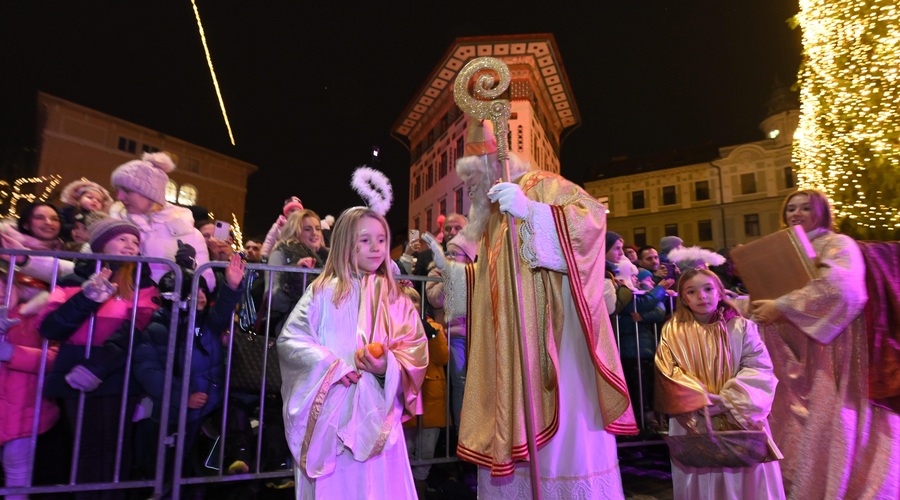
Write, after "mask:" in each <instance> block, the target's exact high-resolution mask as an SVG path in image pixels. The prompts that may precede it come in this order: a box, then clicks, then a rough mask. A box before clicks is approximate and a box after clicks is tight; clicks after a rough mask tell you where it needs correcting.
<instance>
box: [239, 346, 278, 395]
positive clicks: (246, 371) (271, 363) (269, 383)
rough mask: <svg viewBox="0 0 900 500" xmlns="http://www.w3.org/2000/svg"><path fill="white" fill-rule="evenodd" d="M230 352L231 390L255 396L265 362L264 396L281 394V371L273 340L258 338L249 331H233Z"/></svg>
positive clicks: (258, 388)
mask: <svg viewBox="0 0 900 500" xmlns="http://www.w3.org/2000/svg"><path fill="white" fill-rule="evenodd" d="M232 344H233V345H232V352H231V361H232V363H231V390H233V391H240V392H246V393H250V394H259V393H260V389H261V388H262V382H263V380H262V379H263V362H264V360H265V374H266V385H265V392H266V393H267V394H281V368H280V366H279V364H278V350H277V348H276V346H275V337H269V339H268V342H266V337H265V335H258V334H256V333H254V332H253V331H249V332H242V331H235V332H234V337H233V341H232Z"/></svg>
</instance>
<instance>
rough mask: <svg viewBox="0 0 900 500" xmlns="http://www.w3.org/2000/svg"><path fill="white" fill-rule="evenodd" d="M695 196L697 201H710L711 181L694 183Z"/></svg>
mask: <svg viewBox="0 0 900 500" xmlns="http://www.w3.org/2000/svg"><path fill="white" fill-rule="evenodd" d="M694 194H695V197H696V199H697V201H703V200H708V199H709V181H697V182H695V183H694Z"/></svg>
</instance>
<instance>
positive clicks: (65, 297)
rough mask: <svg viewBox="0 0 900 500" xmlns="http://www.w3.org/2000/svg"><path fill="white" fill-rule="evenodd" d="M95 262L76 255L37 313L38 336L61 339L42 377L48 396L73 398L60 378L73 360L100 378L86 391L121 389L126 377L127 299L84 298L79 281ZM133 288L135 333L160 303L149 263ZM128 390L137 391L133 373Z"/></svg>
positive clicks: (75, 394) (114, 392)
mask: <svg viewBox="0 0 900 500" xmlns="http://www.w3.org/2000/svg"><path fill="white" fill-rule="evenodd" d="M94 269H95V266H94V261H88V260H80V261H76V263H75V272H74V273H72V274H70V275H68V276H64V277H63V278H62V279H61V280H60V282H59V285H58V286H57V287H56V289H55V290H54V291H53V293H51V294H50V301H49V302H48V304H47V306H46V307H45V308H44V310H43V311H42V312H41V314H40V316H39V322H40V326H39V330H40V333H41V335H42V336H43V337H44V338H46V339H50V340H55V341H58V342H61V345H60V348H59V354H58V355H57V357H56V362H55V363H54V365H53V370H52V371H51V372H50V375H49V376H48V378H47V383H46V386H45V390H44V394H45V395H47V396H52V397H62V398H75V397H78V394H79V391H78V390H76V389H73V388H72V387H71V386H69V384H68V383H67V382H66V381H65V376H66V374H67V373H69V371H70V370H71V369H72V368H74V367H75V366H77V365H84V366H85V367H87V368H88V369H89V370H91V372H92V373H94V375H96V376H97V377H98V378H100V379H101V380H102V381H103V383H102V384H100V387H98V388H97V390H95V391H92V392H89V393H87V396H88V397H91V396H110V395H117V394H122V387H123V383H124V378H125V369H124V367H125V362H126V361H127V356H128V342H129V334H130V326H131V312H132V307H131V306H132V301H130V300H123V299H121V298H118V297H112V298H110V299H109V300H107V301H106V302H104V303H103V304H98V303H97V302H94V301H93V300H91V299H89V298H87V297H86V296H85V295H84V292H82V290H81V284H82V283H83V282H84V281H85V280H86V279H87V278H88V277H89V276H90V275H91V273H93V271H94ZM142 269H143V270H144V272H143V273H142V276H141V278H140V283H139V285H137V286H136V288H138V290H137V292H136V293H137V294H138V304H137V307H138V310H137V316H136V322H135V335H137V333H138V332H140V331H141V330H143V329H144V328H146V326H147V324H148V323H150V318H151V316H152V315H153V312H154V311H156V310H157V309H158V308H159V305H158V303H159V300H158V298H157V297H158V296H159V294H158V292H157V290H156V285H155V284H154V283H153V281H152V280H151V279H150V273H149V269H148V266H143V267H142ZM91 313H96V319H95V321H94V336H93V337H92V338H91V346H92V347H91V356H90V360H88V359H87V357H86V356H85V354H86V352H87V350H86V346H87V339H88V332H89V327H90V321H89V319H90V316H91ZM131 382H132V385H131V387H130V388H129V393H131V394H136V389H137V385H136V384H135V383H134V380H133V377H132V381H131Z"/></svg>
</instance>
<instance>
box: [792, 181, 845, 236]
mask: <svg viewBox="0 0 900 500" xmlns="http://www.w3.org/2000/svg"><path fill="white" fill-rule="evenodd" d="M802 194H805V195H806V198H807V200H808V201H809V213H810V214H812V217H813V220H814V221H815V223H816V227H824V228H826V229H833V224H834V222H833V220H832V215H831V203H829V202H828V196H827V195H826V194H825V193H823V192H821V191H819V190H818V189H798V190H797V191H794V192H793V193H790V194H788V195H787V196H785V197H784V202H783V203H782V204H781V227H788V226H790V223H789V222H788V220H787V213H786V212H787V206H788V203H789V202H790V201H791V198H793V197H794V196H797V195H802Z"/></svg>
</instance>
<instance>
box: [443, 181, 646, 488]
mask: <svg viewBox="0 0 900 500" xmlns="http://www.w3.org/2000/svg"><path fill="white" fill-rule="evenodd" d="M516 182H517V183H518V184H519V185H520V186H521V187H522V190H523V192H524V193H525V194H526V196H527V197H528V198H529V199H531V200H533V201H537V202H540V203H545V204H548V205H550V209H551V211H552V215H553V221H554V223H555V225H556V236H557V237H558V239H559V244H560V247H561V249H562V254H563V256H564V258H565V264H566V267H567V269H568V272H567V274H566V275H564V274H563V273H560V272H556V271H551V270H549V269H545V268H539V267H538V268H531V267H529V265H528V264H526V263H524V262H522V263H521V266H520V271H521V284H522V296H523V300H524V303H523V304H522V307H523V308H524V311H525V322H526V325H525V330H526V332H527V333H528V337H527V342H528V352H529V355H530V358H529V359H528V361H527V362H528V364H529V366H530V369H531V374H532V380H531V387H532V392H533V394H532V395H531V396H532V401H533V403H534V407H535V421H534V429H535V437H536V441H537V445H538V447H539V448H540V447H541V446H542V445H543V444H545V443H547V442H548V441H549V440H550V439H551V438H552V437H553V436H554V434H555V433H556V431H557V428H558V425H559V420H558V419H559V411H560V408H559V400H560V397H559V396H560V395H559V391H560V390H565V388H560V387H559V385H558V383H557V382H558V370H559V368H558V365H559V363H560V362H565V360H560V359H559V358H558V356H557V354H558V351H559V347H560V344H559V342H560V340H561V338H560V333H561V332H562V328H563V327H564V326H567V327H569V326H574V327H575V328H578V327H580V330H581V332H582V334H583V339H584V342H585V348H586V350H587V351H589V354H590V357H591V360H592V362H593V366H594V373H593V376H594V378H595V380H596V386H597V394H596V401H595V402H594V403H595V405H594V408H596V413H597V414H599V417H600V419H601V420H602V425H603V428H604V429H605V430H606V431H607V432H609V433H612V434H637V426H636V424H635V420H634V414H633V412H632V410H631V404H630V400H629V398H628V389H627V387H626V384H625V379H624V376H623V372H622V367H621V363H620V360H619V351H618V348H617V346H616V342H615V337H614V334H613V331H612V327H611V325H610V323H609V315H608V313H607V311H606V306H605V305H604V303H603V285H604V283H603V282H604V279H603V276H604V269H605V267H604V266H605V250H604V238H605V234H606V214H605V207H604V206H603V205H601V204H600V203H598V202H597V200H596V199H594V198H593V197H591V196H590V195H588V194H587V193H586V192H584V190H582V189H581V188H579V187H578V186H576V185H575V184H573V183H571V182H569V181H567V180H565V179H563V178H562V177H560V176H558V175H556V174H552V173H549V172H544V171H540V172H534V171H533V172H528V173H526V174H524V175H523V176H522V177H520V178H519V179H517V180H516ZM506 221H507V218H506V216H505V215H502V214H500V213H499V211H497V208H496V205H495V206H494V209H493V212H492V213H491V217H490V220H489V222H488V224H487V227H486V230H485V233H484V236H483V238H482V239H481V240H480V242H479V246H478V261H477V263H476V264H470V265H468V266H467V269H466V278H467V279H466V281H467V293H466V300H467V308H466V309H467V318H468V326H467V331H468V339H469V357H468V369H467V370H468V371H467V377H466V391H465V396H464V400H463V411H462V416H461V420H462V422H461V425H460V437H459V445H458V447H457V453H458V454H459V456H460V457H462V458H464V459H465V460H467V461H470V462H473V463H476V464H478V465H482V466H484V467H488V468H490V470H491V475H493V476H504V475H508V474H511V473H512V472H513V470H514V468H515V462H517V461H522V460H527V458H528V449H527V438H526V433H525V420H524V411H523V408H524V403H523V401H524V400H523V392H524V391H523V384H522V379H521V369H520V364H519V363H520V359H521V356H520V354H519V348H518V344H517V340H516V337H517V336H518V335H520V333H519V332H518V331H517V330H516V328H515V322H514V321H515V316H516V315H517V314H518V312H517V310H516V309H515V308H514V307H513V297H512V289H511V285H510V284H511V283H512V281H513V280H514V279H515V278H514V276H512V271H511V262H510V259H512V258H519V250H520V249H512V248H510V246H509V244H508V236H507V234H506V232H507V230H508V227H507V222H506ZM524 223H525V221H522V220H516V224H517V226H520V225H521V224H524ZM520 232H521V231H520ZM520 243H521V239H520ZM564 278H568V283H569V286H564ZM564 296H566V297H571V299H572V300H573V301H574V303H575V306H576V309H577V317H572V316H571V315H569V316H566V315H565V314H564V304H563V302H564ZM588 451H589V450H588Z"/></svg>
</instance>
